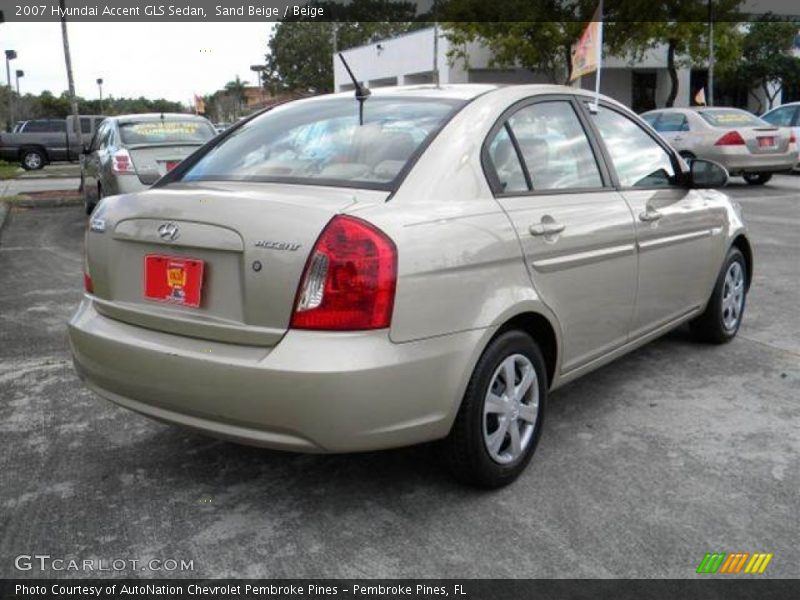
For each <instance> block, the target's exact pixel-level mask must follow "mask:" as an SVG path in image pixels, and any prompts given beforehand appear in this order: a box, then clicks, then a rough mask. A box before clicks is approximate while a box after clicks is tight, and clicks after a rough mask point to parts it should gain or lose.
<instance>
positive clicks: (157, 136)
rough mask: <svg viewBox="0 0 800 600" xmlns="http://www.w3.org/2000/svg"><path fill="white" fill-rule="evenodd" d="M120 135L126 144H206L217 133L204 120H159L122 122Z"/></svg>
mask: <svg viewBox="0 0 800 600" xmlns="http://www.w3.org/2000/svg"><path fill="white" fill-rule="evenodd" d="M119 133H120V137H121V138H122V143H123V144H126V145H136V144H174V143H190V144H204V143H206V142H207V141H208V140H210V139H211V138H212V137H214V136H215V135H216V132H215V131H214V128H213V127H211V125H210V124H208V123H205V122H203V121H188V120H185V121H180V120H172V121H169V120H164V121H161V120H158V121H140V122H138V123H120V126H119Z"/></svg>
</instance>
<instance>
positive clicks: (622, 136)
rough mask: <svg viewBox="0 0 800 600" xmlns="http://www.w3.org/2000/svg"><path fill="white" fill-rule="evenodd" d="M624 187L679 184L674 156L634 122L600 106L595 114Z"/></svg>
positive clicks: (597, 124) (595, 120)
mask: <svg viewBox="0 0 800 600" xmlns="http://www.w3.org/2000/svg"><path fill="white" fill-rule="evenodd" d="M592 119H593V121H594V124H595V125H596V127H597V129H598V131H599V132H600V137H601V138H602V140H603V142H604V144H605V146H606V149H607V150H608V154H609V155H610V157H611V162H612V163H613V165H614V169H615V170H616V172H617V177H618V178H619V184H620V186H622V187H668V186H673V185H677V184H678V181H677V177H676V172H675V165H674V163H673V160H672V157H671V156H670V154H669V153H668V152H667V151H666V150H665V149H664V148H663V147H662V146H661V145H660V144H659V143H658V142H656V141H655V140H654V139H653V138H652V137H650V135H649V134H648V133H647V132H646V131H645V130H644V129H643V128H642V126H641V125H639V124H638V123H636V122H635V121H634V120H633V119H631V118H629V117H627V116H625V115H623V114H622V113H620V112H617V111H616V110H612V109H610V108H607V107H605V106H600V107H599V108H598V110H597V112H593V113H592Z"/></svg>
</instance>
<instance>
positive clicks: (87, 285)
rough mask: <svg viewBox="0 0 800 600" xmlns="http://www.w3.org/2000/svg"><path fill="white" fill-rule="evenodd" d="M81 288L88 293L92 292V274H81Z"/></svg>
mask: <svg viewBox="0 0 800 600" xmlns="http://www.w3.org/2000/svg"><path fill="white" fill-rule="evenodd" d="M83 289H84V290H85V291H86V293H88V294H94V285H93V284H92V276H91V275H89V274H88V273H84V274H83Z"/></svg>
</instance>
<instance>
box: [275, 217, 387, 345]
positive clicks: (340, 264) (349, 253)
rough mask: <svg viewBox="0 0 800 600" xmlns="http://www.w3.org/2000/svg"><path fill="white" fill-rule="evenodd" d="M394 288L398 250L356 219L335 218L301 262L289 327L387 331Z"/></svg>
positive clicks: (383, 235)
mask: <svg viewBox="0 0 800 600" xmlns="http://www.w3.org/2000/svg"><path fill="white" fill-rule="evenodd" d="M396 285H397V248H396V247H395V245H394V243H393V242H392V240H390V239H389V238H388V237H387V236H386V234H384V233H383V232H382V231H380V230H378V229H376V228H375V227H373V226H372V225H370V224H369V223H366V222H365V221H362V220H361V219H356V218H354V217H349V216H337V217H334V218H333V220H331V222H330V223H328V225H327V226H326V227H325V229H324V230H323V231H322V234H321V235H320V236H319V239H318V240H317V243H316V244H315V245H314V248H313V250H312V251H311V255H310V256H309V259H308V262H307V263H306V268H305V272H304V273H303V278H302V280H301V283H300V288H299V289H298V291H297V299H296V300H295V308H294V313H293V314H292V322H291V327H293V328H295V329H323V330H334V331H353V330H360V329H382V328H385V327H389V325H390V323H391V321H392V308H393V306H394V293H395V287H396Z"/></svg>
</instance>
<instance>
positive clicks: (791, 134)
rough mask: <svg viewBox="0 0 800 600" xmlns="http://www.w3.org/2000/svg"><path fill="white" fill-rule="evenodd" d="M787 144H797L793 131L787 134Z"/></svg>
mask: <svg viewBox="0 0 800 600" xmlns="http://www.w3.org/2000/svg"><path fill="white" fill-rule="evenodd" d="M789 143H790V144H796V143H797V137H796V136H795V135H794V131H793V132H792V133H790V134H789Z"/></svg>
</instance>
